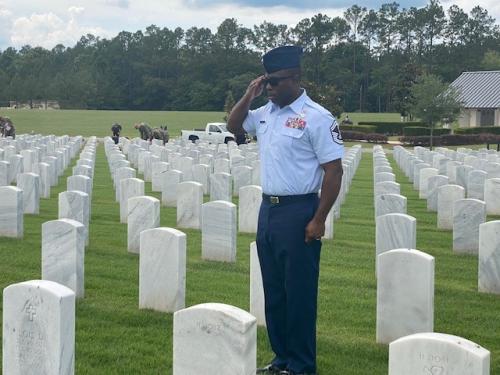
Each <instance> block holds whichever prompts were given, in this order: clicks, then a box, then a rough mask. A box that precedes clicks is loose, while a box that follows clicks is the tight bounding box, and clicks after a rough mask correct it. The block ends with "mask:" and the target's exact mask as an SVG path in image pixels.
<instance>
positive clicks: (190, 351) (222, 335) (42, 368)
mask: <svg viewBox="0 0 500 375" xmlns="http://www.w3.org/2000/svg"><path fill="white" fill-rule="evenodd" d="M3 295H4V304H3V362H2V372H3V373H4V374H13V375H16V374H26V373H40V374H54V375H63V374H72V373H74V366H75V294H74V292H73V291H72V290H70V289H69V288H67V287H65V286H63V285H60V284H58V283H55V282H52V281H46V280H32V281H27V282H22V283H18V284H12V285H10V286H8V287H7V288H5V289H4V291H3ZM172 334H173V373H174V374H175V375H192V374H209V375H215V374H217V375H248V374H254V373H255V371H256V362H257V322H256V318H255V317H254V316H252V315H251V314H249V313H248V312H246V311H243V310H241V309H239V308H237V307H234V306H230V305H225V304H217V303H207V304H200V305H195V306H192V307H189V308H186V309H181V310H178V311H177V312H175V314H174V319H173V333H172ZM417 373H426V374H454V375H488V374H489V373H490V352H489V351H488V350H486V349H484V348H482V347H480V346H479V345H477V344H475V343H474V342H471V341H469V340H466V339H463V338H461V337H457V336H452V335H446V334H440V333H432V332H430V333H429V332H427V333H419V334H412V335H408V336H405V337H402V338H400V339H398V340H395V341H393V342H391V344H390V346H389V374H393V375H398V374H417Z"/></svg>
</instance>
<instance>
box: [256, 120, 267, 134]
mask: <svg viewBox="0 0 500 375" xmlns="http://www.w3.org/2000/svg"><path fill="white" fill-rule="evenodd" d="M268 129H269V125H268V124H267V122H261V123H258V124H257V129H256V131H255V132H256V133H257V137H258V136H259V135H260V134H264V133H266V132H267V130H268Z"/></svg>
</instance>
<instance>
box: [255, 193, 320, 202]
mask: <svg viewBox="0 0 500 375" xmlns="http://www.w3.org/2000/svg"><path fill="white" fill-rule="evenodd" d="M314 197H318V193H309V194H298V195H267V194H262V200H263V201H265V202H268V203H271V204H281V203H290V202H300V201H305V200H308V199H312V198H314Z"/></svg>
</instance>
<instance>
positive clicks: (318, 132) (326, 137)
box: [309, 115, 344, 164]
mask: <svg viewBox="0 0 500 375" xmlns="http://www.w3.org/2000/svg"><path fill="white" fill-rule="evenodd" d="M309 131H310V139H311V143H312V146H313V149H314V152H315V153H316V156H317V157H318V160H319V163H320V164H325V163H328V162H330V161H333V160H336V159H341V158H342V157H343V156H344V142H343V140H342V135H341V134H340V128H339V125H338V123H337V119H336V118H335V117H333V116H332V115H322V116H321V119H320V120H319V121H318V124H317V125H316V126H313V127H311V128H309Z"/></svg>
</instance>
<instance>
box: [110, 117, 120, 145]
mask: <svg viewBox="0 0 500 375" xmlns="http://www.w3.org/2000/svg"><path fill="white" fill-rule="evenodd" d="M121 131H122V126H121V125H120V124H119V123H117V122H115V123H114V124H113V125H112V126H111V132H112V133H113V136H112V137H111V138H112V139H113V141H114V142H115V144H118V142H120V133H121Z"/></svg>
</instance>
